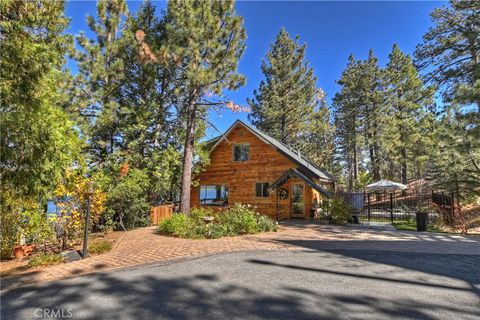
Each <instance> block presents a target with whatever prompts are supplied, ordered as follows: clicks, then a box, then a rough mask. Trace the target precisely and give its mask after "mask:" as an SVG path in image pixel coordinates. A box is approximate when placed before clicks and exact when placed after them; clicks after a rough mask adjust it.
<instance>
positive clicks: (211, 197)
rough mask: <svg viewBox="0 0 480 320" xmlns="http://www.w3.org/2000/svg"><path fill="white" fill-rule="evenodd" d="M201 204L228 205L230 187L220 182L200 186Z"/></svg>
mask: <svg viewBox="0 0 480 320" xmlns="http://www.w3.org/2000/svg"><path fill="white" fill-rule="evenodd" d="M200 204H202V205H206V206H226V205H227V204H228V187H227V186H226V185H220V184H217V185H209V186H200Z"/></svg>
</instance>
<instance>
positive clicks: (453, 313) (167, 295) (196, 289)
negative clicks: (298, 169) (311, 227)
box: [1, 248, 480, 320]
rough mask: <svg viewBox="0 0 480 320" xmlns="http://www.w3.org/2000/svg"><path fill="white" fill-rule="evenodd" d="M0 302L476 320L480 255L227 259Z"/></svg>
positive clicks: (189, 313)
mask: <svg viewBox="0 0 480 320" xmlns="http://www.w3.org/2000/svg"><path fill="white" fill-rule="evenodd" d="M1 298H2V301H1V305H2V308H1V319H2V320H7V319H39V318H42V317H43V318H50V319H51V318H53V317H52V315H53V316H55V317H56V318H57V319H58V318H67V319H68V318H69V319H142V320H143V319H477V320H478V319H480V255H460V254H450V255H446V254H425V253H402V252H385V251H372V250H369V251H359V250H336V251H323V250H320V249H318V248H317V249H315V248H306V249H305V250H301V251H288V252H287V251H256V252H239V253H227V254H221V255H217V256H208V257H202V258H198V259H194V260H189V261H181V262H175V263H170V264H168V265H145V266H141V267H136V268H132V269H124V270H121V271H111V272H104V273H96V274H91V275H87V276H82V277H76V278H71V279H65V280H59V281H55V282H50V283H45V284H43V285H39V286H31V287H24V288H17V289H14V290H10V291H7V292H6V293H3V294H2V296H1ZM47 316H49V317H47Z"/></svg>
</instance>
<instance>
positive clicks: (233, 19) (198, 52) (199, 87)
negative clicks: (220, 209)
mask: <svg viewBox="0 0 480 320" xmlns="http://www.w3.org/2000/svg"><path fill="white" fill-rule="evenodd" d="M166 21H167V24H166V35H167V45H166V46H164V47H163V48H162V50H161V51H160V52H159V54H158V57H152V58H153V60H159V61H160V63H162V61H164V60H166V61H174V62H175V65H176V68H175V70H176V71H175V79H176V81H177V83H176V91H175V94H177V95H178V96H179V97H181V98H180V99H179V100H178V101H176V105H177V107H178V111H177V112H178V115H179V117H180V118H181V119H182V124H183V125H184V128H185V139H184V143H183V161H182V162H183V165H182V180H181V193H180V210H181V211H183V212H188V211H190V188H191V184H192V169H193V160H194V158H193V156H194V151H195V141H196V140H197V138H198V135H197V133H198V129H202V128H201V127H200V128H199V120H204V117H205V115H206V112H207V110H208V109H209V108H211V107H219V106H224V105H225V104H226V101H225V97H224V90H235V89H237V88H238V87H240V86H241V85H243V83H244V81H245V80H244V77H243V76H242V75H241V74H239V73H238V72H237V64H238V62H239V60H240V58H241V57H242V55H243V52H244V50H245V40H246V34H245V29H244V27H243V19H242V18H241V17H240V16H238V15H237V14H236V12H235V2H234V1H233V0H228V1H198V2H197V1H186V0H172V1H169V2H168V7H167V12H166Z"/></svg>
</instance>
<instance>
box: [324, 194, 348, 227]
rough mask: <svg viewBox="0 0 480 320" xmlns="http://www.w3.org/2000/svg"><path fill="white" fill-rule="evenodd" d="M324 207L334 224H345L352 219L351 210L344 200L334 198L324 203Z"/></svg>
mask: <svg viewBox="0 0 480 320" xmlns="http://www.w3.org/2000/svg"><path fill="white" fill-rule="evenodd" d="M322 207H323V210H324V212H326V213H327V215H328V216H329V220H330V222H331V223H332V224H345V223H347V222H348V220H349V219H350V212H351V210H350V208H349V206H348V205H347V204H346V203H345V201H344V200H343V199H342V198H339V197H333V198H331V199H329V200H327V201H324V203H323V205H322Z"/></svg>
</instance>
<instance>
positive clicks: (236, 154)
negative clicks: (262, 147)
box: [233, 143, 250, 161]
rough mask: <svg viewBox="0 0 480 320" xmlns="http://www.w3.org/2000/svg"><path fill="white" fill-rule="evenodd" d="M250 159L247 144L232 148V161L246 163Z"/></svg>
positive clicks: (236, 145)
mask: <svg viewBox="0 0 480 320" xmlns="http://www.w3.org/2000/svg"><path fill="white" fill-rule="evenodd" d="M249 159H250V145H249V144H248V143H244V144H235V145H234V146H233V161H247V160H249Z"/></svg>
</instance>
